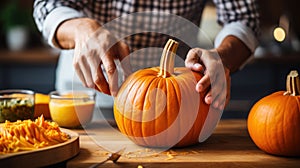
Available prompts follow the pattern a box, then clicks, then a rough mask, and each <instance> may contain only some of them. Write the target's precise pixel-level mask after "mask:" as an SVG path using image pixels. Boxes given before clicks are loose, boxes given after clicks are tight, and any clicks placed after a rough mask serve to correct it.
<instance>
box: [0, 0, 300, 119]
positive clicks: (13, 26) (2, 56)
mask: <svg viewBox="0 0 300 168" xmlns="http://www.w3.org/2000/svg"><path fill="white" fill-rule="evenodd" d="M258 3H259V11H260V13H261V20H260V22H261V34H260V37H259V39H260V46H259V47H258V48H257V50H256V52H255V54H254V57H253V59H252V60H250V61H249V62H248V64H247V65H246V66H245V67H244V68H243V70H242V71H239V72H237V73H235V74H233V75H232V90H231V101H230V103H229V105H228V107H227V108H226V109H225V111H224V113H223V118H246V117H247V115H248V112H249V110H250V108H251V107H252V105H253V104H254V103H255V102H256V101H257V100H259V99H260V98H262V97H264V96H266V95H268V94H270V93H272V92H275V91H278V90H284V89H285V80H286V75H287V74H288V73H289V71H290V70H292V69H297V70H298V71H299V72H300V41H299V39H300V20H299V17H300V11H299V9H298V7H299V4H300V1H297V0H258ZM208 5H209V7H207V8H205V10H204V14H203V21H202V24H201V29H202V31H204V32H205V33H206V34H207V35H208V37H209V38H210V40H211V41H213V39H214V37H215V35H216V34H217V33H218V31H219V30H220V27H219V26H218V25H217V23H216V13H215V8H214V6H213V5H212V3H211V2H209V3H208ZM32 6H33V0H17V1H16V0H15V1H14V0H10V1H8V0H7V1H0V25H1V26H0V90H1V89H16V88H22V89H31V90H34V91H36V92H41V93H49V92H50V91H52V90H54V89H55V88H54V83H55V68H56V63H57V59H58V57H59V51H58V50H54V49H51V48H50V47H48V46H47V45H46V44H45V42H44V41H43V40H42V38H41V35H40V33H39V32H38V31H37V29H36V27H35V24H34V22H33V18H32ZM199 41H200V43H201V44H202V45H205V44H209V43H211V41H203V39H201V38H200V37H199Z"/></svg>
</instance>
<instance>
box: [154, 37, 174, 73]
mask: <svg viewBox="0 0 300 168" xmlns="http://www.w3.org/2000/svg"><path fill="white" fill-rule="evenodd" d="M177 48H178V42H176V41H175V40H172V39H169V40H168V42H167V43H166V45H165V47H164V50H163V53H162V55H161V58H160V66H159V67H160V71H159V74H158V76H161V77H163V78H167V77H169V76H171V75H172V74H173V72H174V61H175V54H176V50H177Z"/></svg>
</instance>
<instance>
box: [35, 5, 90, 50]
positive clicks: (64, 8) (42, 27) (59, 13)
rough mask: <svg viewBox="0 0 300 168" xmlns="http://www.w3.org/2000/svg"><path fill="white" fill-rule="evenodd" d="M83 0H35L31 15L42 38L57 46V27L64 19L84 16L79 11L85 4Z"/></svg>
mask: <svg viewBox="0 0 300 168" xmlns="http://www.w3.org/2000/svg"><path fill="white" fill-rule="evenodd" d="M83 3H84V2H83V1H78V2H76V1H71V0H70V1H69V0H49V1H43V0H35V1H34V8H33V17H34V20H35V23H36V25H37V28H38V30H39V31H40V32H41V33H42V35H43V38H44V39H45V40H46V41H47V42H48V44H49V45H50V46H52V47H56V48H59V47H60V46H59V45H58V44H57V43H56V40H55V33H56V31H57V28H58V27H59V26H60V25H61V23H63V22H64V21H66V20H70V19H74V18H82V17H85V14H84V13H83V12H82V11H81V10H83V7H84V6H85V4H83Z"/></svg>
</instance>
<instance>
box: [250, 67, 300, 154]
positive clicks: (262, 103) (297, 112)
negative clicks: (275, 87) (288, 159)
mask: <svg viewBox="0 0 300 168" xmlns="http://www.w3.org/2000/svg"><path fill="white" fill-rule="evenodd" d="M286 87H287V91H286V92H285V91H278V92H275V93H273V94H271V95H268V96H266V97H264V98H262V99H261V100H259V101H258V102H257V103H256V104H255V105H254V106H253V107H252V109H251V111H250V113H249V116H248V131H249V134H250V136H251V138H252V140H253V141H254V143H255V144H256V145H257V146H258V147H259V148H260V149H261V150H263V151H265V152H266V153H270V154H274V155H280V156H300V131H299V129H300V95H299V93H300V79H299V74H298V72H297V71H291V72H290V74H289V75H288V77H287V82H286Z"/></svg>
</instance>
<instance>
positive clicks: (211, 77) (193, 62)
mask: <svg viewBox="0 0 300 168" xmlns="http://www.w3.org/2000/svg"><path fill="white" fill-rule="evenodd" d="M185 65H186V67H187V68H190V69H192V70H193V71H198V72H201V73H203V74H204V76H203V77H202V78H201V79H200V80H199V81H198V83H197V84H196V88H195V89H196V91H197V92H204V93H205V94H206V95H205V98H204V101H205V103H207V104H211V105H212V107H213V108H216V109H219V110H223V108H224V106H225V104H227V103H228V102H229V98H230V73H229V70H228V69H227V70H228V71H226V67H224V66H223V64H222V61H221V59H220V57H219V56H218V53H217V52H216V51H214V50H204V49H200V48H194V49H191V50H190V51H189V52H188V54H187V58H186V60H185ZM224 68H225V71H224Z"/></svg>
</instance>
